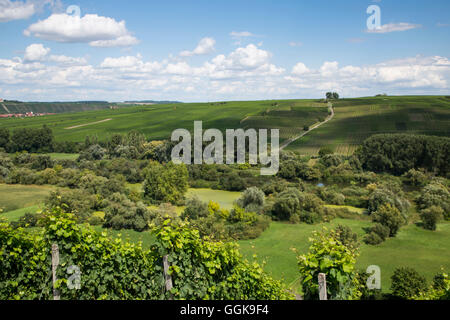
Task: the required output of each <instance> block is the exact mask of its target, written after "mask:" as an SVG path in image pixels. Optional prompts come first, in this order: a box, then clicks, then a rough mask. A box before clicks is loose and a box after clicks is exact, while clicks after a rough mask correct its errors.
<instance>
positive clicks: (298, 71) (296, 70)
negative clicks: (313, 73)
mask: <svg viewBox="0 0 450 320" xmlns="http://www.w3.org/2000/svg"><path fill="white" fill-rule="evenodd" d="M308 72H310V70H309V69H308V68H307V67H306V66H305V64H304V63H301V62H299V63H297V64H296V65H295V66H294V67H293V68H292V74H295V75H302V74H305V73H308Z"/></svg>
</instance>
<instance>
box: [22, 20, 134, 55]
mask: <svg viewBox="0 0 450 320" xmlns="http://www.w3.org/2000/svg"><path fill="white" fill-rule="evenodd" d="M24 34H25V35H26V36H35V37H37V38H41V39H45V40H51V41H56V42H69V43H70V42H72V43H74V42H87V43H89V44H90V45H91V46H94V47H117V46H130V45H134V44H137V43H138V40H137V39H136V38H135V37H134V36H133V35H131V33H130V32H129V31H128V30H127V28H126V25H125V21H120V22H118V21H116V20H114V19H113V18H109V17H103V16H99V15H97V14H86V15H85V16H83V17H80V16H76V15H74V16H73V15H68V14H65V13H62V14H61V13H60V14H52V15H51V16H50V17H48V18H47V19H45V20H40V21H38V22H36V23H34V24H32V25H31V26H29V27H28V28H27V29H26V30H25V31H24Z"/></svg>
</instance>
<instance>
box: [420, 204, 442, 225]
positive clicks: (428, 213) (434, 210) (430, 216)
mask: <svg viewBox="0 0 450 320" xmlns="http://www.w3.org/2000/svg"><path fill="white" fill-rule="evenodd" d="M443 216H444V210H442V208H441V207H436V206H432V207H429V208H427V209H424V210H422V211H421V212H420V218H421V219H422V224H423V227H424V228H425V229H427V230H432V231H434V230H436V224H437V223H438V222H439V220H441V219H442V217H443Z"/></svg>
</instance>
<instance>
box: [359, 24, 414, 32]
mask: <svg viewBox="0 0 450 320" xmlns="http://www.w3.org/2000/svg"><path fill="white" fill-rule="evenodd" d="M420 27H422V25H420V24H412V23H407V22H399V23H388V24H384V25H382V26H380V27H379V28H375V29H372V30H367V32H368V33H389V32H396V31H407V30H411V29H417V28H420Z"/></svg>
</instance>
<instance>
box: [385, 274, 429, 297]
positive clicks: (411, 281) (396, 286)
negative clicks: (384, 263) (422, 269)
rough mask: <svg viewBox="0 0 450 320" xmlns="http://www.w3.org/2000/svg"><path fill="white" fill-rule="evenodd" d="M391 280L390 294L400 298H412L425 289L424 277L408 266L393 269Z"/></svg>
mask: <svg viewBox="0 0 450 320" xmlns="http://www.w3.org/2000/svg"><path fill="white" fill-rule="evenodd" d="M391 281H392V285H391V291H392V294H393V295H394V296H395V297H397V298H400V299H412V298H413V297H414V296H416V295H418V294H420V293H421V292H423V291H426V290H427V282H426V279H425V277H423V276H421V275H420V274H419V273H418V272H417V271H416V270H414V269H412V268H409V267H404V268H397V269H395V270H394V274H393V275H392V277H391Z"/></svg>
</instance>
